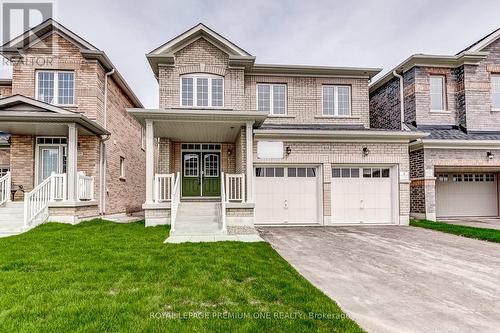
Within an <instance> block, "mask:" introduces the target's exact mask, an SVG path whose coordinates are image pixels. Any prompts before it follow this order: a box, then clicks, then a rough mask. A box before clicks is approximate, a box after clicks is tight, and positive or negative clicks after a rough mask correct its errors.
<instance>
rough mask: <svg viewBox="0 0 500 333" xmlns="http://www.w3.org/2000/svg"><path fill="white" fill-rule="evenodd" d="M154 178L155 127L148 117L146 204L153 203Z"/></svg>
mask: <svg viewBox="0 0 500 333" xmlns="http://www.w3.org/2000/svg"><path fill="white" fill-rule="evenodd" d="M153 178H154V128H153V121H152V120H150V119H146V204H151V203H153Z"/></svg>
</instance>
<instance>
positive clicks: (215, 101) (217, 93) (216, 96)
mask: <svg viewBox="0 0 500 333" xmlns="http://www.w3.org/2000/svg"><path fill="white" fill-rule="evenodd" d="M223 96H224V89H223V83H222V79H212V106H223V101H224V97H223Z"/></svg>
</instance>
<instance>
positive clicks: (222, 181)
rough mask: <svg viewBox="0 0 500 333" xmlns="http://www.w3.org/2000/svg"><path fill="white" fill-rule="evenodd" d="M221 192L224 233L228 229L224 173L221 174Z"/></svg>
mask: <svg viewBox="0 0 500 333" xmlns="http://www.w3.org/2000/svg"><path fill="white" fill-rule="evenodd" d="M220 178H221V184H220V185H221V186H220V188H221V190H220V197H221V214H222V231H224V232H226V231H227V227H226V185H225V183H226V179H225V177H224V172H221V177H220Z"/></svg>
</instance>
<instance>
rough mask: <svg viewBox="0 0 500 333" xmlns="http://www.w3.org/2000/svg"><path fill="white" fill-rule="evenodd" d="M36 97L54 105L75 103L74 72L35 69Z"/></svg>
mask: <svg viewBox="0 0 500 333" xmlns="http://www.w3.org/2000/svg"><path fill="white" fill-rule="evenodd" d="M36 99H38V100H39V101H42V102H45V103H49V104H55V105H74V104H75V73H74V72H68V71H37V72H36Z"/></svg>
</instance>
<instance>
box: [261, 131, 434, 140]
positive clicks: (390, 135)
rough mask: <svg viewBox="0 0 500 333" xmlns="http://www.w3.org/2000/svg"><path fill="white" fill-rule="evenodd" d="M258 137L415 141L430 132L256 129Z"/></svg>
mask: <svg viewBox="0 0 500 333" xmlns="http://www.w3.org/2000/svg"><path fill="white" fill-rule="evenodd" d="M254 134H255V137H256V138H259V137H260V138H272V139H281V140H282V141H283V140H290V139H292V140H294V139H295V140H304V139H308V140H322V141H330V142H331V141H337V142H341V141H344V142H346V141H348V142H352V141H374V142H381V141H404V142H409V141H414V140H417V139H421V138H423V137H425V136H427V135H429V134H428V133H424V132H413V131H411V132H410V131H394V132H391V131H369V130H366V131H363V130H361V131H353V130H281V129H255V130H254Z"/></svg>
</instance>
